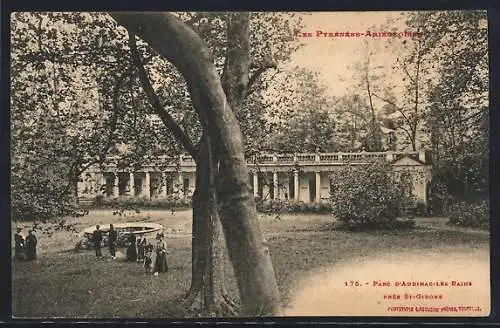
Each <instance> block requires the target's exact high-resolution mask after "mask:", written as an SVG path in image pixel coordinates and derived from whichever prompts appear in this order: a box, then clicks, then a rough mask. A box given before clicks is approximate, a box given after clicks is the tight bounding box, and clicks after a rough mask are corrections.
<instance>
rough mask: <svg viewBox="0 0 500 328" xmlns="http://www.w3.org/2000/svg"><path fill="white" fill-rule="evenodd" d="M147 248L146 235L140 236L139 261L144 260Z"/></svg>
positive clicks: (138, 246)
mask: <svg viewBox="0 0 500 328" xmlns="http://www.w3.org/2000/svg"><path fill="white" fill-rule="evenodd" d="M145 248H146V237H144V238H139V240H138V241H137V262H142V261H144V252H145Z"/></svg>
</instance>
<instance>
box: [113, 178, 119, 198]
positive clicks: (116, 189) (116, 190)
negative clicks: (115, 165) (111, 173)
mask: <svg viewBox="0 0 500 328" xmlns="http://www.w3.org/2000/svg"><path fill="white" fill-rule="evenodd" d="M118 196H120V179H119V178H118V172H115V180H114V182H113V197H118Z"/></svg>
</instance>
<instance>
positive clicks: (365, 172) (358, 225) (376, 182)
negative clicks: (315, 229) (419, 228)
mask: <svg viewBox="0 0 500 328" xmlns="http://www.w3.org/2000/svg"><path fill="white" fill-rule="evenodd" d="M407 189H408V188H407V186H405V185H404V182H401V181H400V179H399V178H397V177H396V175H395V174H394V173H393V170H392V167H391V166H390V164H388V163H387V162H385V161H374V162H373V163H370V164H369V165H358V166H353V165H346V166H343V167H341V168H339V170H337V171H336V172H335V173H334V174H333V175H332V178H331V191H332V192H331V194H332V196H331V205H332V212H333V214H334V216H335V217H337V218H338V219H339V220H340V221H341V222H342V223H343V226H345V227H346V228H347V229H350V230H360V229H378V228H386V229H397V228H404V227H412V226H413V221H412V220H406V221H401V220H399V218H401V217H402V216H404V213H403V210H402V208H407V207H408V204H411V203H412V201H413V200H412V199H411V195H408V194H407V192H406V191H407Z"/></svg>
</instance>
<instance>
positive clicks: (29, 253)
mask: <svg viewBox="0 0 500 328" xmlns="http://www.w3.org/2000/svg"><path fill="white" fill-rule="evenodd" d="M37 243H38V240H37V239H36V236H35V231H34V230H30V231H29V233H28V237H27V238H26V259H27V260H28V261H33V260H36V244H37Z"/></svg>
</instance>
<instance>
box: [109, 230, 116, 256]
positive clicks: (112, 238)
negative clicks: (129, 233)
mask: <svg viewBox="0 0 500 328" xmlns="http://www.w3.org/2000/svg"><path fill="white" fill-rule="evenodd" d="M117 239H118V232H116V230H115V228H114V227H113V224H110V225H109V234H108V243H109V245H108V246H109V254H111V258H112V259H113V260H114V259H115V258H116V240H117Z"/></svg>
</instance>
